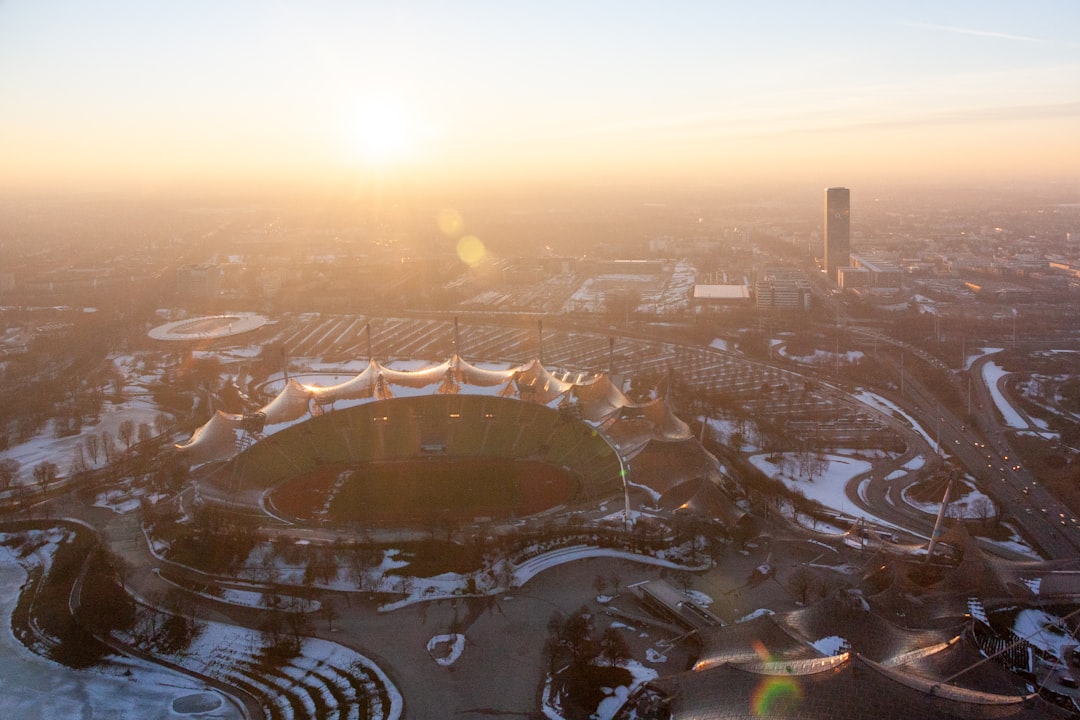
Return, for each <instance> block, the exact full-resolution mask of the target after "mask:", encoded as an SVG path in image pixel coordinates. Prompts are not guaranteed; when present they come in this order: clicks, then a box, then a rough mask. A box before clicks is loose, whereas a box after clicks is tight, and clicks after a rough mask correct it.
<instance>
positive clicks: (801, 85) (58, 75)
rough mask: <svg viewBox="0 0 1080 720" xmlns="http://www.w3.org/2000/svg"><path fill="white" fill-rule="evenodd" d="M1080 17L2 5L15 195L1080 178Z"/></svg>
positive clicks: (417, 6)
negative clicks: (388, 185)
mask: <svg viewBox="0 0 1080 720" xmlns="http://www.w3.org/2000/svg"><path fill="white" fill-rule="evenodd" d="M1078 27H1080V4H1078V3H1076V2H1074V1H1073V0H1057V1H1049V2H1046V1H1044V2H1038V1H1036V2H1030V3H1025V4H1024V5H1023V7H1022V9H1021V7H1020V6H1018V5H1017V4H1016V3H1013V2H1008V3H1006V2H999V1H992V2H978V3H973V2H959V3H931V2H915V3H900V4H893V3H890V4H884V5H882V4H878V3H864V2H824V3H795V2H786V3H766V4H760V5H759V6H757V7H751V6H750V4H747V3H720V2H686V3H678V4H664V3H642V2H631V3H625V2H585V3H582V2H565V1H561V0H557V1H555V2H547V3H540V4H535V3H533V4H523V3H504V2H483V3H437V2H411V3H374V2H344V1H333V0H318V1H316V2H296V1H295V0H280V1H278V2H272V3H268V2H256V1H254V0H245V1H240V2H228V3H220V2H206V1H205V0H194V1H192V2H185V3H148V2H136V1H135V0H113V1H111V2H95V3H88V2H75V1H72V0H56V1H54V2H47V3H46V2H39V1H38V0H5V2H3V3H0V96H2V97H3V98H4V103H3V112H0V167H2V168H3V172H2V173H0V187H2V188H3V189H8V190H10V189H16V190H19V189H50V188H56V189H76V190H82V189H112V188H123V189H134V190H140V191H158V190H168V189H190V188H205V189H235V188H244V187H252V188H261V187H286V186H312V187H339V186H350V185H356V186H362V185H364V184H367V183H370V182H372V181H374V180H377V181H379V182H390V181H393V182H399V183H406V184H408V185H410V186H418V187H424V186H430V187H433V188H456V187H464V186H469V185H489V186H496V187H506V186H521V187H532V186H546V185H553V186H568V185H591V184H599V185H606V184H614V185H620V184H625V185H641V186H648V185H651V184H658V183H694V184H709V183H738V182H774V181H784V182H789V183H790V182H798V183H807V184H810V185H814V186H822V185H826V184H835V183H843V184H858V183H865V182H876V181H904V182H907V181H934V182H949V181H957V182H968V181H971V180H977V179H983V180H984V179H987V178H989V177H995V178H1001V179H1010V180H1024V179H1047V180H1075V178H1076V176H1077V172H1078V171H1077V168H1078V167H1080V165H1078V162H1077V160H1078V159H1080V132H1077V127H1078V126H1080V41H1078V40H1077V36H1076V29H1077V28H1078Z"/></svg>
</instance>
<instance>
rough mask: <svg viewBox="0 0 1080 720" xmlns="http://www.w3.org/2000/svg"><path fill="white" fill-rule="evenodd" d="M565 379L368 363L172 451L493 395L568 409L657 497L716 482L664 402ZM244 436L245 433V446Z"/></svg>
mask: <svg viewBox="0 0 1080 720" xmlns="http://www.w3.org/2000/svg"><path fill="white" fill-rule="evenodd" d="M567 377H573V379H572V380H571V379H564V378H560V377H558V376H556V375H555V374H553V373H552V372H551V371H549V370H548V369H547V368H545V367H544V366H543V365H542V364H541V363H540V362H539V361H538V360H531V361H530V362H528V363H525V364H524V365H517V366H512V367H509V368H506V369H501V370H493V369H485V368H480V367H477V366H475V365H472V364H470V363H468V362H466V361H465V360H463V359H462V358H461V357H460V356H458V355H454V356H453V357H451V358H450V359H449V360H446V361H444V362H442V363H439V364H437V365H433V366H430V367H427V368H422V369H420V370H394V369H391V368H387V367H385V366H383V365H380V364H379V363H378V362H376V361H374V360H372V361H370V362H369V363H368V365H367V367H366V368H364V370H363V371H362V372H361V373H360V374H358V375H357V376H356V377H354V378H352V379H350V380H347V381H346V382H344V383H340V384H337V385H331V386H325V387H324V386H319V385H304V384H301V383H298V382H296V381H294V380H290V381H289V382H287V383H286V384H285V387H284V388H283V389H282V391H281V392H280V393H279V394H278V395H277V397H275V398H274V399H273V400H271V401H270V402H269V403H267V404H266V405H265V406H263V407H262V408H261V409H260V410H259V411H258V412H257V413H252V414H251V415H250V417H258V416H259V415H260V414H261V416H262V418H261V419H262V422H251V423H246V422H245V420H244V418H245V416H241V415H228V414H225V413H217V414H215V415H214V416H213V417H212V418H211V419H210V421H209V422H207V423H206V424H205V425H204V426H202V427H201V428H199V429H198V430H196V431H195V433H194V434H193V435H192V436H191V438H190V439H189V440H188V441H187V442H185V443H180V444H178V445H177V448H178V449H179V450H181V451H183V452H184V453H185V454H186V455H187V456H188V457H189V458H190V460H191V462H192V463H193V464H203V463H207V462H212V461H217V460H227V459H229V458H231V457H233V456H234V455H236V454H237V453H238V452H240V450H241V449H243V447H244V443H245V442H247V443H248V444H250V442H252V441H256V440H259V439H261V438H262V437H263V435H271V434H273V433H275V432H278V431H279V430H281V429H284V427H287V426H288V425H290V424H294V423H297V422H303V421H304V420H306V419H308V418H310V417H311V416H313V415H318V414H320V413H323V412H333V410H334V409H337V408H345V407H351V406H353V405H357V404H362V403H366V402H376V401H380V400H389V399H392V398H396V397H409V396H417V395H447V394H462V395H498V396H500V397H506V398H513V399H518V400H521V401H523V402H529V403H534V404H538V405H545V406H547V407H551V408H553V409H559V410H560V411H563V410H572V411H573V414H574V416H575V417H578V418H580V419H581V420H582V421H584V422H586V423H588V424H590V425H592V426H593V427H594V428H597V429H598V430H599V431H600V432H602V433H603V434H604V435H605V436H606V437H607V438H608V441H609V442H610V443H611V444H612V445H613V447H614V448H615V449H616V450H617V451H618V453H619V455H620V456H621V457H622V458H623V459H624V460H634V463H633V464H632V466H631V467H632V468H634V470H633V473H634V476H635V482H638V483H640V484H643V485H645V486H647V487H649V488H650V489H651V490H653V491H654V492H655V493H656V495H657V496H659V495H662V494H663V493H665V492H668V491H669V490H671V489H672V488H674V487H676V486H678V485H679V484H681V483H684V482H688V481H695V480H697V481H700V480H707V481H709V482H710V483H713V484H719V482H720V480H721V478H722V472H721V470H720V467H719V463H717V462H716V460H715V458H713V457H712V456H711V455H709V454H708V453H707V452H706V451H705V450H704V448H702V447H701V446H700V444H699V443H697V441H696V440H695V439H694V437H693V433H692V432H691V431H690V427H689V426H688V425H687V424H686V423H685V422H683V421H682V420H680V419H679V418H678V417H676V416H675V413H674V412H673V411H672V409H671V407H670V406H669V404H668V403H667V400H666V398H665V397H660V398H656V399H653V400H649V401H647V402H644V403H633V402H631V401H630V400H629V399H628V398H627V397H626V395H625V394H623V392H622V391H621V390H620V389H619V388H618V387H617V386H616V385H615V384H614V383H613V382H612V381H611V379H610V378H609V377H608V376H606V375H603V374H584V373H582V374H577V375H574V376H567ZM245 432H247V433H248V434H249V435H250V437H248V438H247V439H246V440H245V437H244V434H245ZM691 446H692V447H691ZM695 488H697V489H696V490H694V492H692V493H691V495H692V496H693V497H694V498H695V501H694V503H693V504H694V506H695V509H696V510H700V511H703V512H705V511H706V509H707V508H714V506H715V505H716V502H715V501H716V498H715V497H712V496H711V495H709V494H702V492H701V491H700V488H698V487H697V486H695ZM709 514H710V516H716V515H715V513H711V512H710V513H709Z"/></svg>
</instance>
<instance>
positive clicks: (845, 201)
mask: <svg viewBox="0 0 1080 720" xmlns="http://www.w3.org/2000/svg"><path fill="white" fill-rule="evenodd" d="M850 256H851V191H850V190H848V189H847V188H842V187H835V188H829V189H828V190H826V191H825V256H824V257H825V270H826V271H827V272H828V273H829V277H830V278H832V279H833V280H835V279H836V268H839V267H847V266H848V264H849V263H850V262H851V258H850Z"/></svg>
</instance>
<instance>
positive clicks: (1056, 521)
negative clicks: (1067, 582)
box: [876, 334, 1080, 558]
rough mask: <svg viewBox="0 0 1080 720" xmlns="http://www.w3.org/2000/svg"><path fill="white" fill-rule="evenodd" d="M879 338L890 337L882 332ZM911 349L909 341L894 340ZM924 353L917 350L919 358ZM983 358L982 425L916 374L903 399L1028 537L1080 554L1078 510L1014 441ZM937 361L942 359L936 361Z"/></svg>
mask: <svg viewBox="0 0 1080 720" xmlns="http://www.w3.org/2000/svg"><path fill="white" fill-rule="evenodd" d="M876 335H877V337H878V338H879V339H885V336H882V335H880V334H876ZM888 341H889V342H891V343H893V344H894V345H897V346H900V347H902V348H905V349H909V348H908V346H907V345H906V344H904V343H900V342H898V341H895V340H892V339H889V340H888ZM922 354H923V353H914V352H913V353H912V355H914V356H915V357H920V358H921V356H922ZM985 361H986V358H981V359H980V360H979V361H976V363H975V364H974V365H973V366H972V368H971V369H970V371H969V372H970V373H971V375H972V379H971V392H972V403H971V411H972V415H973V417H974V418H975V421H976V422H975V425H976V427H972V426H970V425H968V424H967V423H965V422H963V421H962V420H961V419H960V418H958V417H956V416H955V415H954V414H953V413H952V412H951V411H950V410H949V409H948V408H947V407H945V406H944V405H943V404H942V403H941V402H940V400H939V399H938V398H937V397H936V396H935V394H934V393H933V392H932V391H931V390H930V389H929V388H927V387H926V386H925V385H924V384H923V383H921V382H920V381H919V380H918V379H917V378H915V377H913V376H912V375H913V374H911V373H909V374H907V375H906V376H905V379H904V382H903V386H902V390H903V395H902V397H901V398H900V403H899V404H901V405H902V406H903V407H904V409H905V410H907V411H908V412H909V413H910V414H911V415H912V416H913V417H914V418H915V419H917V420H918V422H919V423H920V424H921V425H922V426H923V429H924V430H926V431H927V432H928V433H930V435H931V436H932V437H933V438H935V439H936V441H937V444H938V445H939V446H940V449H941V451H942V452H943V453H945V454H947V455H949V456H951V457H953V458H955V461H956V462H957V463H959V465H960V466H961V467H963V468H964V469H965V470H966V471H967V472H968V473H970V474H971V476H972V477H974V478H975V479H976V480H977V481H978V485H979V489H980V490H982V491H983V492H984V493H986V494H987V495H988V496H990V497H991V498H992V499H993V500H994V501H995V503H997V506H998V508H999V511H1000V512H1002V513H1004V514H1008V515H1011V516H1012V517H1013V518H1014V520H1015V522H1016V524H1017V526H1018V527H1019V528H1020V529H1021V530H1022V531H1023V533H1024V534H1025V536H1026V537H1027V539H1028V540H1029V541H1030V542H1032V543H1034V544H1035V545H1036V546H1037V547H1038V548H1039V549H1040V550H1042V552H1043V553H1044V554H1046V555H1047V556H1049V557H1050V558H1069V557H1076V556H1077V554H1080V527H1078V526H1077V521H1076V520H1075V516H1074V514H1073V512H1072V511H1071V510H1070V509H1069V508H1068V507H1066V506H1065V505H1064V504H1063V503H1061V502H1060V501H1059V500H1058V499H1057V498H1056V497H1054V496H1053V495H1052V494H1051V493H1050V492H1048V491H1047V490H1046V489H1045V488H1043V487H1042V486H1041V485H1040V484H1039V483H1038V482H1037V481H1036V480H1035V478H1034V477H1033V476H1032V475H1031V473H1030V472H1028V471H1027V469H1026V468H1024V467H1023V466H1022V465H1021V464H1019V463H1018V462H1017V459H1016V453H1015V451H1014V450H1013V449H1012V447H1011V446H1010V444H1009V440H1008V435H1007V431H1006V429H1005V428H1004V427H1003V425H1002V423H1001V420H1000V419H999V418H998V416H997V411H996V408H995V406H994V402H993V399H992V398H991V396H990V392H989V390H988V389H987V387H986V385H985V384H984V383H983V381H982V373H981V371H980V369H981V363H982V362H985ZM934 362H935V365H937V364H940V361H939V360H936V359H935V360H934Z"/></svg>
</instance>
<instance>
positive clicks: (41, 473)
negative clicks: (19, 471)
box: [34, 460, 57, 493]
mask: <svg viewBox="0 0 1080 720" xmlns="http://www.w3.org/2000/svg"><path fill="white" fill-rule="evenodd" d="M56 473H57V467H56V463H51V462H49V461H48V460H42V461H41V462H39V463H38V464H37V465H35V466H34V482H36V483H37V484H38V486H39V487H40V488H41V492H42V493H44V492H45V489H46V488H47V487H48V486H49V483H51V482H52V481H53V480H56Z"/></svg>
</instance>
